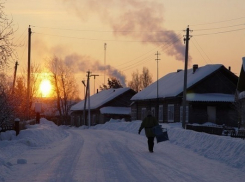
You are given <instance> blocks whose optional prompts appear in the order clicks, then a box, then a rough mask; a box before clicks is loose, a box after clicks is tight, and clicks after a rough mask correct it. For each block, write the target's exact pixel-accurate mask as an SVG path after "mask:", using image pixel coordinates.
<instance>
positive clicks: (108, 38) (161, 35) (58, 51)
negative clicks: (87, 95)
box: [5, 0, 245, 97]
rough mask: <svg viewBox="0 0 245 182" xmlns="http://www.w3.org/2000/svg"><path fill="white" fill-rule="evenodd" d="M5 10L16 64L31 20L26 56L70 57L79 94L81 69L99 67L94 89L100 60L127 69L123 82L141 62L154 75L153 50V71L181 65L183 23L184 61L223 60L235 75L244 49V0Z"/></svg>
mask: <svg viewBox="0 0 245 182" xmlns="http://www.w3.org/2000/svg"><path fill="white" fill-rule="evenodd" d="M5 12H6V14H7V15H8V16H9V17H11V16H12V18H13V21H14V24H15V27H16V28H17V32H16V34H15V41H16V42H17V43H19V44H22V45H23V46H22V47H19V48H18V49H17V50H16V51H17V55H18V58H17V59H18V61H19V70H20V71H21V70H23V69H27V35H28V34H27V30H28V26H29V25H31V29H32V32H33V34H32V52H31V61H32V62H37V63H43V62H44V60H45V59H47V58H50V57H52V56H53V55H56V56H58V57H60V58H62V59H64V60H66V62H67V64H73V65H75V66H76V68H77V69H75V70H74V72H75V73H76V78H77V82H78V84H79V89H80V93H81V94H80V95H81V97H82V96H83V93H82V92H83V85H82V83H81V80H83V79H85V77H86V76H85V72H86V71H88V70H90V71H92V73H93V74H99V75H100V76H99V77H96V79H95V87H96V89H97V88H98V87H99V85H101V84H103V83H104V72H103V71H102V72H101V71H99V70H101V69H102V68H103V67H104V66H105V65H104V63H105V62H106V65H107V69H108V70H110V73H113V74H115V75H118V76H122V75H120V72H122V73H123V74H124V75H125V76H126V81H125V83H126V85H127V82H128V81H130V80H131V74H132V72H134V71H136V70H137V69H138V70H139V72H141V71H142V68H143V67H144V66H145V67H147V68H149V70H150V73H152V75H153V79H154V81H155V80H156V79H157V74H156V73H157V62H156V60H155V59H156V55H155V54H156V52H157V51H158V52H159V53H160V56H159V59H160V61H159V62H158V70H159V78H160V77H162V76H164V75H165V74H167V73H169V72H174V71H176V70H177V69H183V68H184V62H183V61H184V59H183V58H184V48H185V45H184V44H183V35H185V32H184V31H183V30H185V29H186V28H187V25H190V29H191V30H193V32H191V35H192V37H191V39H190V51H189V55H190V56H191V58H192V59H191V62H190V64H189V67H191V66H192V64H198V65H199V66H203V65H206V64H223V65H224V66H226V67H229V66H231V70H232V71H233V72H234V73H235V74H237V75H239V72H240V68H241V61H242V57H244V56H245V13H244V12H245V1H244V0H234V1H230V0H215V1H212V0H198V1H196V0H185V1H182V0H174V1H168V0H145V1H140V0H103V1H95V0H69V1H65V0H42V1H39V0H18V1H16V0H8V1H7V2H6V3H5ZM104 43H106V44H107V47H106V52H105V51H104ZM105 53H106V59H104V57H105ZM14 62H15V60H13V61H12V62H11V64H13V66H12V67H11V68H13V67H14ZM10 66H11V65H10ZM9 72H10V73H11V72H13V69H12V70H11V69H10V70H9ZM106 78H108V75H106ZM93 92H94V79H92V82H91V94H93Z"/></svg>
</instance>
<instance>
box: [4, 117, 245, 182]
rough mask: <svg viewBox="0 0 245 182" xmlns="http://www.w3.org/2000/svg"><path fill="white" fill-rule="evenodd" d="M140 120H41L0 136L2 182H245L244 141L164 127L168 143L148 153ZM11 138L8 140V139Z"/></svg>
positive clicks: (165, 125) (174, 127)
mask: <svg viewBox="0 0 245 182" xmlns="http://www.w3.org/2000/svg"><path fill="white" fill-rule="evenodd" d="M140 123H141V122H140V121H134V122H115V121H111V122H108V123H106V124H103V125H96V126H93V127H90V128H89V129H85V128H83V127H80V128H73V127H66V126H60V127H58V126H56V125H54V124H53V123H51V122H49V121H47V120H45V119H41V124H38V125H34V126H29V128H28V129H26V130H23V131H21V132H20V134H19V136H17V137H15V136H14V133H13V132H5V133H1V136H0V139H1V141H0V181H6V182H12V181H18V182H22V181H23V182H24V181H25V182H26V181H27V182H29V181H40V182H43V181H48V182H53V181H58V182H60V181H61V182H63V181H67V182H72V181H78V182H80V181H84V182H97V181H98V182H117V181H118V182H125V181H130V182H131V181H139V182H149V181H154V182H158V181H159V182H160V181H161V182H162V181H166V182H181V181H183V182H187V181H188V182H197V181H198V182H202V181H203V182H204V181H205V182H212V181H213V182H218V181H222V182H225V181H227V182H228V181H229V182H230V181H233V182H241V181H245V140H242V139H237V138H231V137H229V136H215V135H209V134H205V133H198V132H194V131H190V130H184V129H182V128H181V124H180V123H172V124H163V127H166V128H167V129H168V134H169V138H170V140H169V141H166V142H162V143H158V144H157V143H155V147H154V153H149V152H148V151H147V142H146V137H145V136H144V132H143V131H142V132H141V135H138V134H137V132H138V128H139V125H140ZM10 139H11V140H10Z"/></svg>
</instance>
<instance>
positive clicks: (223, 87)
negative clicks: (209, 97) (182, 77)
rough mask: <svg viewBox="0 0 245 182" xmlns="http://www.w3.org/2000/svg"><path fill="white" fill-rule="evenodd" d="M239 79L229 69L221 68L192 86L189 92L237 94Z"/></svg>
mask: <svg viewBox="0 0 245 182" xmlns="http://www.w3.org/2000/svg"><path fill="white" fill-rule="evenodd" d="M194 74H195V73H194ZM231 74H232V73H231ZM237 81H238V79H237V78H236V77H235V78H233V76H231V75H229V74H228V73H227V70H223V69H219V70H218V71H216V72H215V73H214V74H211V75H210V76H208V77H207V78H206V79H204V80H202V81H200V82H198V83H197V84H195V85H193V86H192V87H190V88H189V89H188V92H193V93H225V94H235V91H236V84H237Z"/></svg>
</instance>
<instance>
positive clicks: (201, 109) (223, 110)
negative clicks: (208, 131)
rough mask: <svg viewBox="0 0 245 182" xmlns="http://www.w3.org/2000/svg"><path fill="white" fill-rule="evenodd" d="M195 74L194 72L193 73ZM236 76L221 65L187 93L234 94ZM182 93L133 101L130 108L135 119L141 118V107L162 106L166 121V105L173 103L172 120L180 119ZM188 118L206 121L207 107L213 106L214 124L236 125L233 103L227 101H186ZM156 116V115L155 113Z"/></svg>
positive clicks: (193, 120)
mask: <svg viewBox="0 0 245 182" xmlns="http://www.w3.org/2000/svg"><path fill="white" fill-rule="evenodd" d="M194 74H195V73H194ZM237 81H238V77H237V76H236V75H235V74H233V73H232V72H230V71H229V70H228V69H226V68H225V67H224V66H222V67H221V68H220V69H218V70H217V71H215V72H214V73H212V74H210V75H209V76H207V77H206V78H204V79H203V80H201V81H199V82H197V83H196V84H195V85H193V86H192V87H189V88H188V89H187V93H224V94H235V90H236V85H237ZM182 97H183V93H180V94H179V95H178V96H176V97H171V98H159V102H157V100H156V99H151V100H141V101H135V104H134V106H133V107H132V109H136V110H137V111H136V113H137V114H136V117H137V119H142V118H141V112H140V111H141V109H142V108H146V109H147V110H148V109H150V108H151V107H155V108H156V111H157V113H158V110H157V108H158V107H157V106H158V104H157V103H159V105H162V106H163V121H162V122H163V123H166V122H168V105H169V104H173V105H174V122H182V121H180V117H181V116H180V107H181V106H182ZM187 106H188V119H189V121H188V122H190V123H200V124H202V123H205V122H208V114H207V107H208V106H214V107H215V108H216V124H226V125H229V126H236V125H237V114H236V111H235V110H234V108H233V103H227V102H190V103H189V102H187ZM156 116H157V118H158V115H156Z"/></svg>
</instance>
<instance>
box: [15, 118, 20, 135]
mask: <svg viewBox="0 0 245 182" xmlns="http://www.w3.org/2000/svg"><path fill="white" fill-rule="evenodd" d="M14 129H15V131H16V136H17V135H19V133H20V119H19V118H15V120H14Z"/></svg>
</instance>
